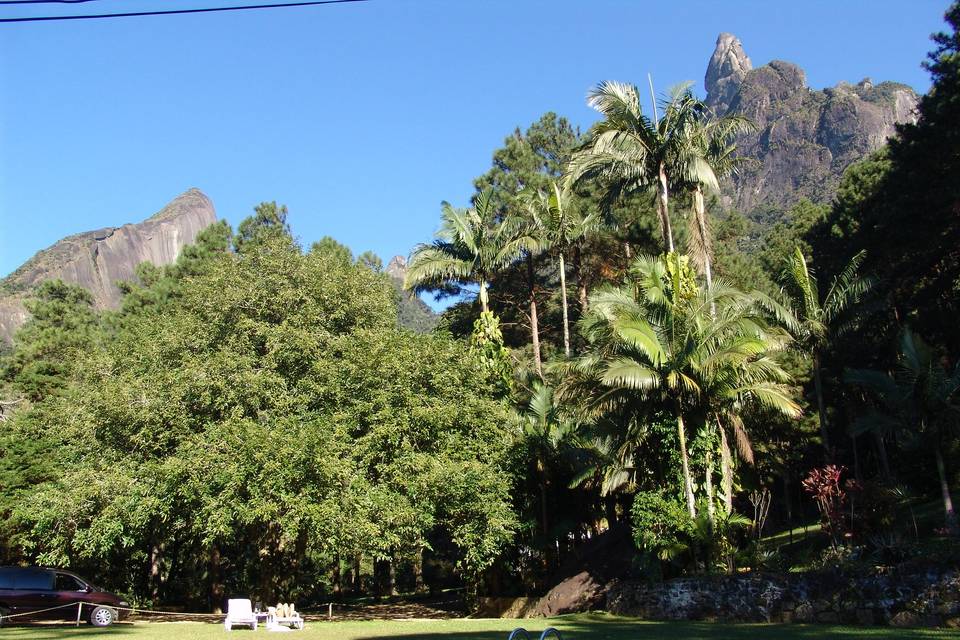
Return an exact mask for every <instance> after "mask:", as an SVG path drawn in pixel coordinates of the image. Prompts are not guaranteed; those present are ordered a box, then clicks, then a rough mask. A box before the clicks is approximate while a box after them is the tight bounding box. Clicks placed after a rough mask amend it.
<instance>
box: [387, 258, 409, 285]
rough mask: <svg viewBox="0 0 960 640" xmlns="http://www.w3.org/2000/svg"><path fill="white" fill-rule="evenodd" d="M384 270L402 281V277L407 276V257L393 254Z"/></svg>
mask: <svg viewBox="0 0 960 640" xmlns="http://www.w3.org/2000/svg"><path fill="white" fill-rule="evenodd" d="M386 271H387V274H389V275H390V277H391V278H396V279H397V280H400V281H401V282H403V279H404V278H406V277H407V259H406V258H404V257H403V256H393V257H392V258H390V262H388V263H387V269H386Z"/></svg>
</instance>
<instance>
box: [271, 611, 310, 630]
mask: <svg viewBox="0 0 960 640" xmlns="http://www.w3.org/2000/svg"><path fill="white" fill-rule="evenodd" d="M268 611H269V612H270V617H269V618H267V628H268V629H270V630H271V631H275V630H280V629H283V628H284V627H286V628H291V629H299V630H301V631H302V630H303V627H304V620H303V617H301V616H300V612H299V611H296V610H294V609H293V605H286V606H283V607H279V608H278V607H270V608H269V609H268Z"/></svg>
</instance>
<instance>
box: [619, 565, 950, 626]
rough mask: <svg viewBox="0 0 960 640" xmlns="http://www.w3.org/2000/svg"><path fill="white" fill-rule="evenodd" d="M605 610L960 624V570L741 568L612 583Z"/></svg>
mask: <svg viewBox="0 0 960 640" xmlns="http://www.w3.org/2000/svg"><path fill="white" fill-rule="evenodd" d="M606 609H607V610H608V611H609V612H611V613H615V614H619V615H626V616H636V617H639V618H646V619H650V620H724V621H738V622H823V623H833V624H837V623H839V624H858V625H874V624H889V625H894V626H928V627H940V626H945V627H954V628H956V627H960V572H958V571H956V570H942V569H930V570H925V571H889V572H877V573H875V574H872V575H863V576H843V575H839V574H830V573H807V574H755V573H753V574H743V575H735V576H706V577H691V578H678V579H675V580H670V581H667V582H663V583H657V584H647V583H643V582H636V581H628V580H624V581H615V582H613V583H611V584H610V585H608V588H607V599H606Z"/></svg>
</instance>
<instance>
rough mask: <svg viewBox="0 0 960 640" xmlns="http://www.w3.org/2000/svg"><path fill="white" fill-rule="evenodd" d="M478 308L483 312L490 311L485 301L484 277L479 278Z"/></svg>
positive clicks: (485, 282)
mask: <svg viewBox="0 0 960 640" xmlns="http://www.w3.org/2000/svg"><path fill="white" fill-rule="evenodd" d="M479 297H480V310H481V311H483V312H484V313H486V312H488V311H490V307H489V305H488V301H487V281H486V280H485V279H481V280H480V296H479Z"/></svg>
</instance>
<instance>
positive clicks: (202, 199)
mask: <svg viewBox="0 0 960 640" xmlns="http://www.w3.org/2000/svg"><path fill="white" fill-rule="evenodd" d="M216 219H217V216H216V213H215V211H214V208H213V203H212V202H211V201H210V199H209V198H207V196H205V195H204V194H203V193H201V192H200V191H199V190H197V189H190V190H189V191H187V192H185V193H183V194H181V195H180V196H178V197H177V198H176V199H174V200H173V201H172V202H170V203H169V204H168V205H167V206H165V207H164V208H163V209H161V210H160V211H158V212H157V213H156V214H154V215H152V216H151V217H149V218H148V219H146V220H144V221H143V222H140V223H137V224H125V225H123V226H122V227H107V228H104V229H97V230H96V231H87V232H84V233H78V234H76V235H72V236H69V237H67V238H64V239H63V240H60V241H59V242H57V243H56V244H54V245H53V246H51V247H49V248H47V249H44V250H42V251H40V252H38V253H37V254H36V255H34V256H33V257H32V258H30V259H29V260H28V261H27V262H25V263H24V264H23V265H21V266H20V267H19V268H18V269H17V270H16V271H14V272H13V273H11V274H10V275H9V276H7V277H6V278H4V279H3V280H2V281H0V340H2V341H3V342H5V343H8V344H9V343H10V341H11V339H12V337H13V334H14V332H15V331H16V330H17V328H19V327H20V325H22V324H23V323H24V322H25V321H26V320H27V311H26V309H25V308H24V305H23V300H24V299H25V298H27V297H29V294H30V292H31V291H32V290H34V289H35V288H36V287H38V286H39V285H40V284H41V283H42V282H44V281H45V280H56V279H60V280H63V281H64V282H68V283H70V284H76V285H79V286H81V287H83V288H85V289H87V290H88V291H90V293H91V294H93V299H94V304H95V305H96V307H97V308H98V309H105V308H113V307H116V306H117V305H118V304H119V302H120V290H119V289H118V288H117V286H116V282H117V281H119V280H132V279H134V278H135V276H134V269H136V267H137V265H138V264H140V263H141V262H152V263H153V264H156V265H165V264H170V263H171V262H173V261H174V260H175V259H176V258H177V256H178V255H179V254H180V250H181V249H182V248H183V247H184V246H185V245H188V244H191V243H192V242H193V241H194V239H195V238H196V237H197V234H198V233H200V231H201V230H203V229H204V228H206V227H207V226H208V225H210V224H211V223H213V222H215V221H216Z"/></svg>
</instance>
